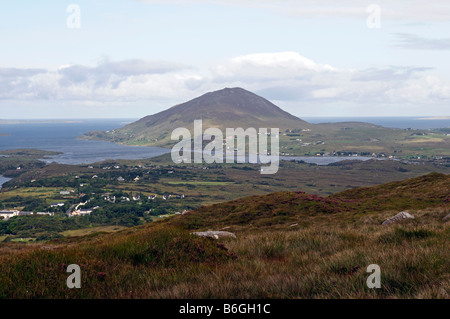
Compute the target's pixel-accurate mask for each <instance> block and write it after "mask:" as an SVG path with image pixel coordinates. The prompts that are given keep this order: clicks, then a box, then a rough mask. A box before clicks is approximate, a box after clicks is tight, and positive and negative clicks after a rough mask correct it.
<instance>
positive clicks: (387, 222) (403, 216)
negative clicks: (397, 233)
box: [382, 212, 414, 225]
mask: <svg viewBox="0 0 450 319" xmlns="http://www.w3.org/2000/svg"><path fill="white" fill-rule="evenodd" d="M405 219H414V216H413V215H411V214H410V213H408V212H400V213H398V214H397V215H395V216H394V217H391V218H389V219H386V220H385V221H384V222H383V223H382V225H390V224H394V223H398V222H400V221H402V220H405Z"/></svg>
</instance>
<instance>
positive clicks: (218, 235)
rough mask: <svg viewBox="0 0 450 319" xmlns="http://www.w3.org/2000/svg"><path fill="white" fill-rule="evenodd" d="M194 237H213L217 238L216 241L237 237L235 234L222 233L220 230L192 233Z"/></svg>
mask: <svg viewBox="0 0 450 319" xmlns="http://www.w3.org/2000/svg"><path fill="white" fill-rule="evenodd" d="M191 234H193V235H196V236H198V237H211V238H215V239H219V238H230V237H231V238H236V235H235V234H233V233H230V232H228V231H220V230H216V231H213V230H208V231H202V232H194V233H191Z"/></svg>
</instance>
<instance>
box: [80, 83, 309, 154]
mask: <svg viewBox="0 0 450 319" xmlns="http://www.w3.org/2000/svg"><path fill="white" fill-rule="evenodd" d="M200 119H201V120H203V129H206V128H208V127H218V128H220V129H222V130H225V129H226V128H227V127H230V128H237V127H242V128H244V129H246V128H249V127H254V128H256V129H258V128H269V129H270V128H272V127H273V128H279V129H280V131H285V130H286V129H304V128H310V127H311V126H312V125H311V124H309V123H307V122H305V121H303V120H301V119H299V118H297V117H295V116H293V115H291V114H289V113H287V112H285V111H283V110H282V109H281V108H279V107H278V106H276V105H275V104H273V103H271V102H269V101H268V100H266V99H264V98H262V97H260V96H258V95H256V94H254V93H252V92H249V91H247V90H244V89H242V88H225V89H222V90H219V91H215V92H210V93H206V94H204V95H202V96H200V97H197V98H195V99H193V100H190V101H188V102H185V103H182V104H178V105H175V106H173V107H171V108H169V109H167V110H165V111H162V112H159V113H157V114H154V115H149V116H146V117H144V118H142V119H140V120H138V121H136V122H134V123H131V124H128V125H126V126H124V127H123V128H120V129H117V130H114V131H111V132H100V131H95V132H88V133H87V134H86V135H85V138H88V139H102V140H109V141H113V142H118V143H124V144H132V145H155V146H166V145H169V144H172V143H171V141H170V135H171V133H172V131H173V130H174V129H175V128H177V127H185V128H188V129H190V130H191V131H192V129H193V123H194V120H200ZM173 143H174V142H173Z"/></svg>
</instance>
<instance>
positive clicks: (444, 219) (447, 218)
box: [442, 214, 450, 222]
mask: <svg viewBox="0 0 450 319" xmlns="http://www.w3.org/2000/svg"><path fill="white" fill-rule="evenodd" d="M442 220H443V221H444V222H445V221H447V220H450V214H448V215H447V216H445V217H444V218H442Z"/></svg>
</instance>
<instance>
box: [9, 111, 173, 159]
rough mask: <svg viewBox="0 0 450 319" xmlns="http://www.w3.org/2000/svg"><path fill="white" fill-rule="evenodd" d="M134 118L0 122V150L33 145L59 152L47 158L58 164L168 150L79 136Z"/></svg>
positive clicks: (151, 153)
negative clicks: (87, 138) (91, 139)
mask: <svg viewBox="0 0 450 319" xmlns="http://www.w3.org/2000/svg"><path fill="white" fill-rule="evenodd" d="M130 121H133V120H124V119H114V120H73V121H67V122H63V121H58V122H51V121H48V122H43V121H42V122H41V121H29V122H23V123H20V124H0V150H8V149H20V148H33V149H41V150H46V151H56V152H62V153H63V154H61V155H56V156H52V157H51V159H46V160H45V161H47V162H57V163H60V164H89V163H94V162H98V161H103V160H106V159H141V158H150V157H155V156H159V155H162V154H164V153H168V152H169V151H170V150H168V149H165V148H161V147H140V146H125V145H119V144H115V143H111V142H105V141H87V140H80V139H78V137H80V136H81V135H83V134H84V133H86V132H88V131H94V130H100V131H108V130H112V129H115V128H118V127H122V126H124V125H125V124H127V123H129V122H130Z"/></svg>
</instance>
